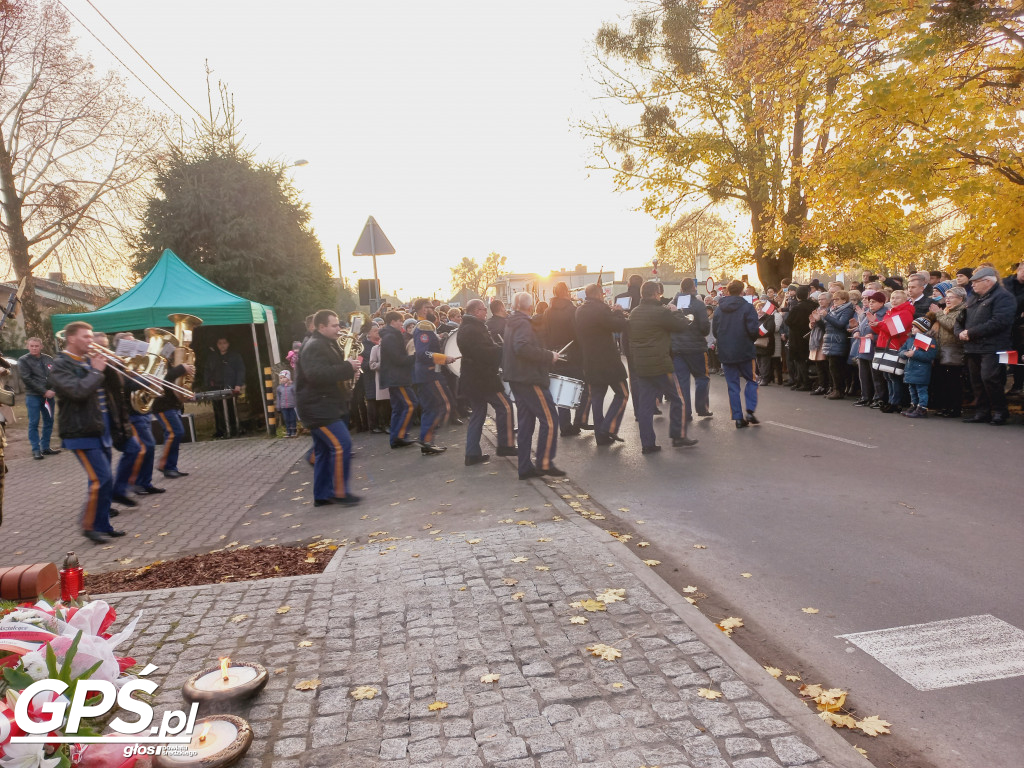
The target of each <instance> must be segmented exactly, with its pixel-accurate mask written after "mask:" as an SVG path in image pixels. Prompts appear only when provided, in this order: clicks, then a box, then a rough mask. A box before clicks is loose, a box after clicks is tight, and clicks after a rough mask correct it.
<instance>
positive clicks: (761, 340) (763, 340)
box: [754, 336, 768, 349]
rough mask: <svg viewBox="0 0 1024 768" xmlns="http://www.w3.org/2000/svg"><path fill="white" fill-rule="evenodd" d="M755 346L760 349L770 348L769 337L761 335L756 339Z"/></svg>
mask: <svg viewBox="0 0 1024 768" xmlns="http://www.w3.org/2000/svg"><path fill="white" fill-rule="evenodd" d="M754 346H755V347H757V348H758V349H768V337H767V336H760V337H758V338H756V339H754Z"/></svg>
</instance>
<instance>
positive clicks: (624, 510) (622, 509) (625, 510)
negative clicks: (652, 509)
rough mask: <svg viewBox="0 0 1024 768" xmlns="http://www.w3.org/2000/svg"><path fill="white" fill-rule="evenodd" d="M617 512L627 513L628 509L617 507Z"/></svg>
mask: <svg viewBox="0 0 1024 768" xmlns="http://www.w3.org/2000/svg"><path fill="white" fill-rule="evenodd" d="M619 512H629V507H619Z"/></svg>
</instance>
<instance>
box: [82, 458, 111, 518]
mask: <svg viewBox="0 0 1024 768" xmlns="http://www.w3.org/2000/svg"><path fill="white" fill-rule="evenodd" d="M110 456H111V453H110V449H109V448H87V449H81V448H77V449H75V458H77V459H78V463H79V464H81V465H82V469H84V470H85V475H86V477H87V478H89V489H88V492H87V495H86V498H85V506H84V507H83V508H82V518H81V520H82V530H83V531H99V532H101V533H109V532H110V531H112V530H114V528H113V526H112V525H111V524H110V495H111V493H112V492H113V490H114V479H113V476H112V475H111V473H110Z"/></svg>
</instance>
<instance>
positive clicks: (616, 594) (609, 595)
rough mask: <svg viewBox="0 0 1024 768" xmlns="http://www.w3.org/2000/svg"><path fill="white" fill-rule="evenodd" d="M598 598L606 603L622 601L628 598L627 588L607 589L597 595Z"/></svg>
mask: <svg viewBox="0 0 1024 768" xmlns="http://www.w3.org/2000/svg"><path fill="white" fill-rule="evenodd" d="M597 599H598V600H600V601H601V602H602V603H604V604H605V605H609V604H610V603H620V602H624V601H625V600H626V590H624V589H606V590H604V591H603V592H601V593H599V594H598V595H597Z"/></svg>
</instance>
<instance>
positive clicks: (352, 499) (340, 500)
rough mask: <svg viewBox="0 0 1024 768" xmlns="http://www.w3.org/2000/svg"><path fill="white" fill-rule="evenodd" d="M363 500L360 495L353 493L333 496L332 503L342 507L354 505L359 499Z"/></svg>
mask: <svg viewBox="0 0 1024 768" xmlns="http://www.w3.org/2000/svg"><path fill="white" fill-rule="evenodd" d="M362 500H363V497H362V496H356V495H355V494H354V493H350V494H348V496H335V497H334V503H335V504H340V505H341V506H343V507H354V506H355V505H356V504H358V503H359V502H360V501H362Z"/></svg>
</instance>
